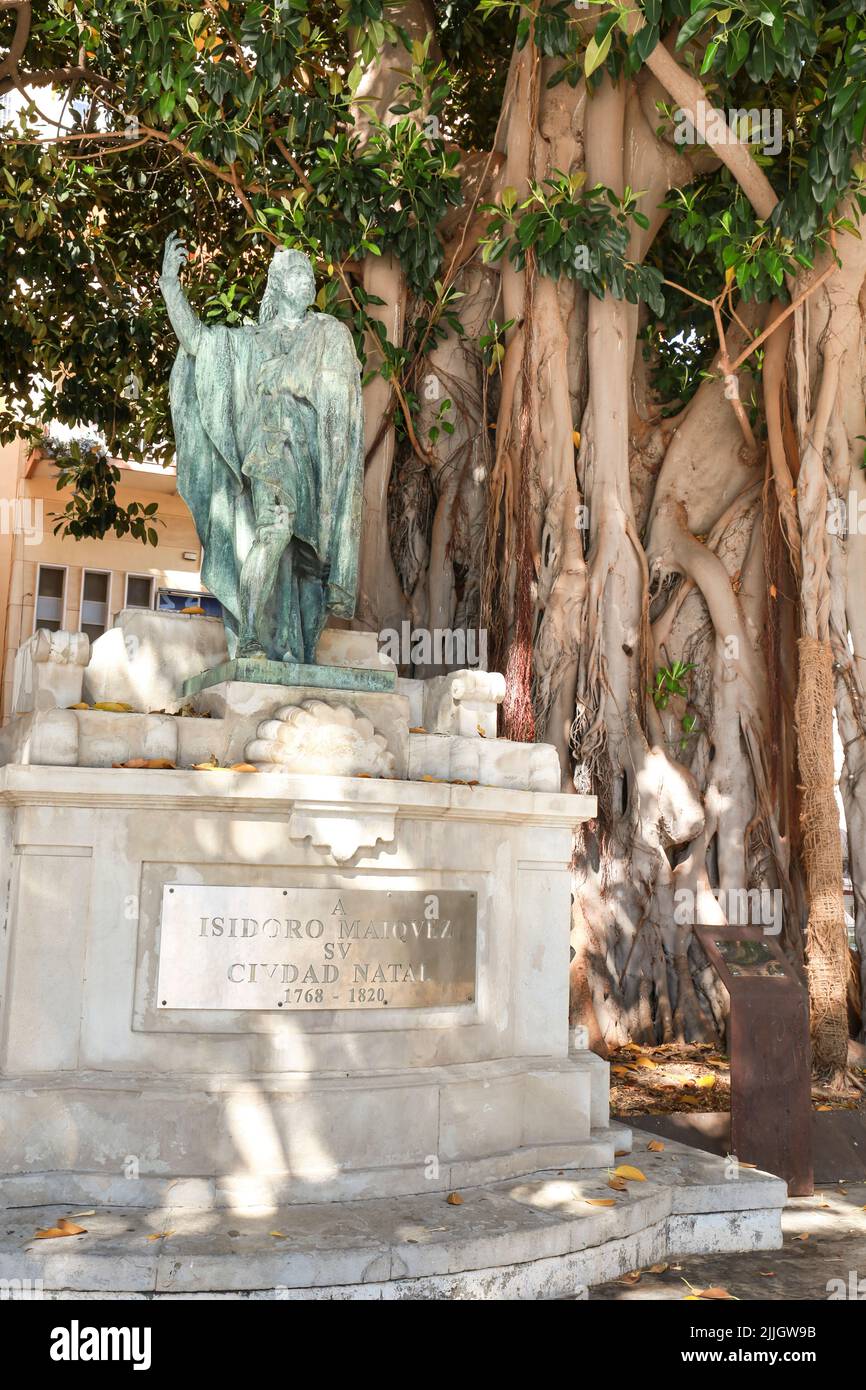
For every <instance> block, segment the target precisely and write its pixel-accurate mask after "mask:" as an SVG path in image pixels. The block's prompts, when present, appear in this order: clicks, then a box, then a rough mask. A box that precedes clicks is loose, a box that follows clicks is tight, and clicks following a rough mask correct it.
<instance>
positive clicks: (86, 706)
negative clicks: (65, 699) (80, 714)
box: [67, 700, 90, 709]
mask: <svg viewBox="0 0 866 1390" xmlns="http://www.w3.org/2000/svg"><path fill="white" fill-rule="evenodd" d="M67 708H68V709H90V706H89V704H88V703H87V701H86V700H79V701H78V704H77V705H69V706H67Z"/></svg>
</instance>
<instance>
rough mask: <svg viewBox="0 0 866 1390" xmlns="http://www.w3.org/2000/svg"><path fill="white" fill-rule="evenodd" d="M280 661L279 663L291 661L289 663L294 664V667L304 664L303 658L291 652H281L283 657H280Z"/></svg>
mask: <svg viewBox="0 0 866 1390" xmlns="http://www.w3.org/2000/svg"><path fill="white" fill-rule="evenodd" d="M280 660H281V661H291V662H293V663H294V665H295V666H301V665H303V662H304V658H303V657H302V656H296V655H295V653H294V652H293V651H287V652H283V655H282V657H281V658H280Z"/></svg>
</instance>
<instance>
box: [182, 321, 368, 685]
mask: <svg viewBox="0 0 866 1390" xmlns="http://www.w3.org/2000/svg"><path fill="white" fill-rule="evenodd" d="M170 398H171V416H172V423H173V425H174V436H175V443H176V446H177V482H178V492H179V493H180V495H181V497H182V498H183V499H184V501H185V502H186V504H187V506H188V507H189V509H190V511H191V512H192V515H193V519H194V521H195V526H196V530H197V532H198V536H199V540H200V541H201V544H202V550H203V558H202V580H203V581H204V583H205V585H206V586H207V588H208V589H209V590H210V592H211V593H212V594H213V595H214V596H215V597H216V598H218V599H219V601H220V603H221V604H222V606H223V612H224V615H225V626H226V638H227V642H228V648H229V654H230V655H231V656H233V655H234V652H235V650H236V646H237V634H238V630H239V627H240V596H239V580H240V572H241V567H242V565H243V562H244V559H245V557H246V555H247V553H248V552H249V549H250V547H251V545H252V544H253V541H254V539H255V527H256V518H255V510H254V502H253V485H254V484H255V486H256V488H257V490H258V493H259V495H260V496H270V497H273V499H274V500H275V501H277V502H278V503H279V505H280V506H282V507H284V508H286V509H287V510H288V511H289V513H290V514H291V516H292V533H293V536H294V538H295V540H296V541H297V542H299V543H300V548H301V552H302V553H303V554H304V555H305V556H306V557H307V569H308V572H309V570H310V569H311V568H315V567H318V571H319V572H320V573H321V574H322V575H323V576H325V578H324V584H325V596H326V606H327V609H328V611H329V612H331V613H333V614H335V615H336V616H337V617H340V618H351V617H352V616H353V614H354V612H355V601H356V595H357V584H358V548H359V542H360V532H361V497H362V491H363V476H364V415H363V404H362V399H361V382H360V372H359V366H358V359H357V356H356V354H355V347H354V343H353V342H352V337H351V334H350V333H349V330H348V329H347V328H346V326H345V325H344V324H342V323H340V322H339V320H338V319H335V318H333V317H332V316H331V315H329V314H315V313H309V314H308V315H307V316H306V318H305V319H303V320H302V322H301V323H300V324H299V325H298V326H297V327H295V328H279V327H278V326H277V325H276V324H275V323H273V322H271V323H266V324H261V325H259V326H257V327H244V328H224V327H213V328H209V327H202V330H201V334H200V337H199V341H198V346H197V350H196V353H195V356H191V355H190V354H189V353H187V352H186V351H185V350H184V349H183V348H181V350H180V351H179V352H178V355H177V358H176V359H175V363H174V367H173V369H172V373H171V381H170ZM285 561H286V562H285V563H284V564H283V565H282V566H281V569H280V574H279V577H278V580H277V584H276V586H275V589H274V593H273V595H272V597H271V600H270V602H269V604H268V607H267V610H265V612H264V613H263V614H262V615H261V620H260V622H259V628H260V631H262V632H263V633H267V634H270V636H269V639H268V640H267V642H266V645H267V648H268V655H269V656H270V657H272V658H274V659H276V660H279V659H280V658H281V657H282V655H283V653H284V651H285V650H286V645H285V644H286V641H287V634H288V633H289V632H292V631H295V630H296V609H297V602H298V599H297V571H298V564H297V563H294V564H293V563H292V557H290V556H289V555H286V557H285ZM293 615H295V616H294V617H293Z"/></svg>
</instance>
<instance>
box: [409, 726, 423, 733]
mask: <svg viewBox="0 0 866 1390" xmlns="http://www.w3.org/2000/svg"><path fill="white" fill-rule="evenodd" d="M426 732H427V730H426V729H425V728H424V725H423V724H419V725H418V727H417V728H415V729H410V730H409V733H410V734H426Z"/></svg>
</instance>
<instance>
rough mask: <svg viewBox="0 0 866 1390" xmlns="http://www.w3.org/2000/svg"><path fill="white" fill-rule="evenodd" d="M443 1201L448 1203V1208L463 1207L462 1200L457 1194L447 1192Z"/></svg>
mask: <svg viewBox="0 0 866 1390" xmlns="http://www.w3.org/2000/svg"><path fill="white" fill-rule="evenodd" d="M445 1200H446V1202H447V1203H448V1205H449V1207H462V1206H463V1198H462V1197H461V1196H460V1193H459V1192H449V1193H448V1196H447V1197H446V1198H445Z"/></svg>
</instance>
